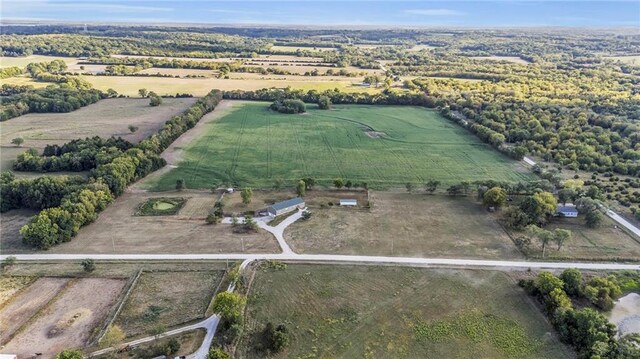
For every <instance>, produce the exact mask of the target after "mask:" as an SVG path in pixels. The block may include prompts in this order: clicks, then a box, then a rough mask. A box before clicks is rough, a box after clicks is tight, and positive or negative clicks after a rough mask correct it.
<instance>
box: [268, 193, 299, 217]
mask: <svg viewBox="0 0 640 359" xmlns="http://www.w3.org/2000/svg"><path fill="white" fill-rule="evenodd" d="M304 207H305V203H304V199H302V198H300V197H296V198H291V199H288V200H286V201H282V202H278V203H274V204H272V205H271V206H269V207H267V212H269V214H270V215H272V216H279V215H281V214H285V213H289V212H292V211H295V210H296V209H303V208H304Z"/></svg>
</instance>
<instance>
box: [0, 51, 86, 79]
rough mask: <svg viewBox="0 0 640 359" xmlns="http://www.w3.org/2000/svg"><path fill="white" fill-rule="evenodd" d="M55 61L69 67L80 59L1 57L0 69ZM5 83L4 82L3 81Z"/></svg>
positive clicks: (34, 56)
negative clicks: (62, 62)
mask: <svg viewBox="0 0 640 359" xmlns="http://www.w3.org/2000/svg"><path fill="white" fill-rule="evenodd" d="M53 60H62V61H64V62H66V63H67V66H69V65H72V64H75V63H77V62H78V59H76V58H75V57H60V56H44V55H31V56H22V57H9V56H0V68H3V67H12V66H17V67H21V68H22V67H27V65H29V64H30V63H32V62H50V61H53ZM3 81H4V80H3Z"/></svg>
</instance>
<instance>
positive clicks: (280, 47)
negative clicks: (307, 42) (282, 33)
mask: <svg viewBox="0 0 640 359" xmlns="http://www.w3.org/2000/svg"><path fill="white" fill-rule="evenodd" d="M269 50H271V51H298V50H300V51H336V50H337V49H336V48H335V47H305V46H285V45H274V46H271V48H269Z"/></svg>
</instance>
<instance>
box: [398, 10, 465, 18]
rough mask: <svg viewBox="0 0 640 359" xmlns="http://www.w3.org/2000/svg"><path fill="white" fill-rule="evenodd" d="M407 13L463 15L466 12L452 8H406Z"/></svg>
mask: <svg viewBox="0 0 640 359" xmlns="http://www.w3.org/2000/svg"><path fill="white" fill-rule="evenodd" d="M403 12H404V13H405V14H410V15H422V16H462V15H465V13H463V12H461V11H457V10H451V9H411V10H404V11H403Z"/></svg>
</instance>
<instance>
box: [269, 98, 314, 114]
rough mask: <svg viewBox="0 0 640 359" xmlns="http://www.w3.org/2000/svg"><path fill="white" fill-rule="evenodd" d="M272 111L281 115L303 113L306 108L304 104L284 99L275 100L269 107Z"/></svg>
mask: <svg viewBox="0 0 640 359" xmlns="http://www.w3.org/2000/svg"><path fill="white" fill-rule="evenodd" d="M269 108H271V109H272V110H273V111H278V112H281V113H289V114H294V113H303V112H306V111H307V106H306V105H305V104H304V102H302V101H300V100H296V99H284V100H276V101H274V102H273V103H272V104H271V106H269Z"/></svg>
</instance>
